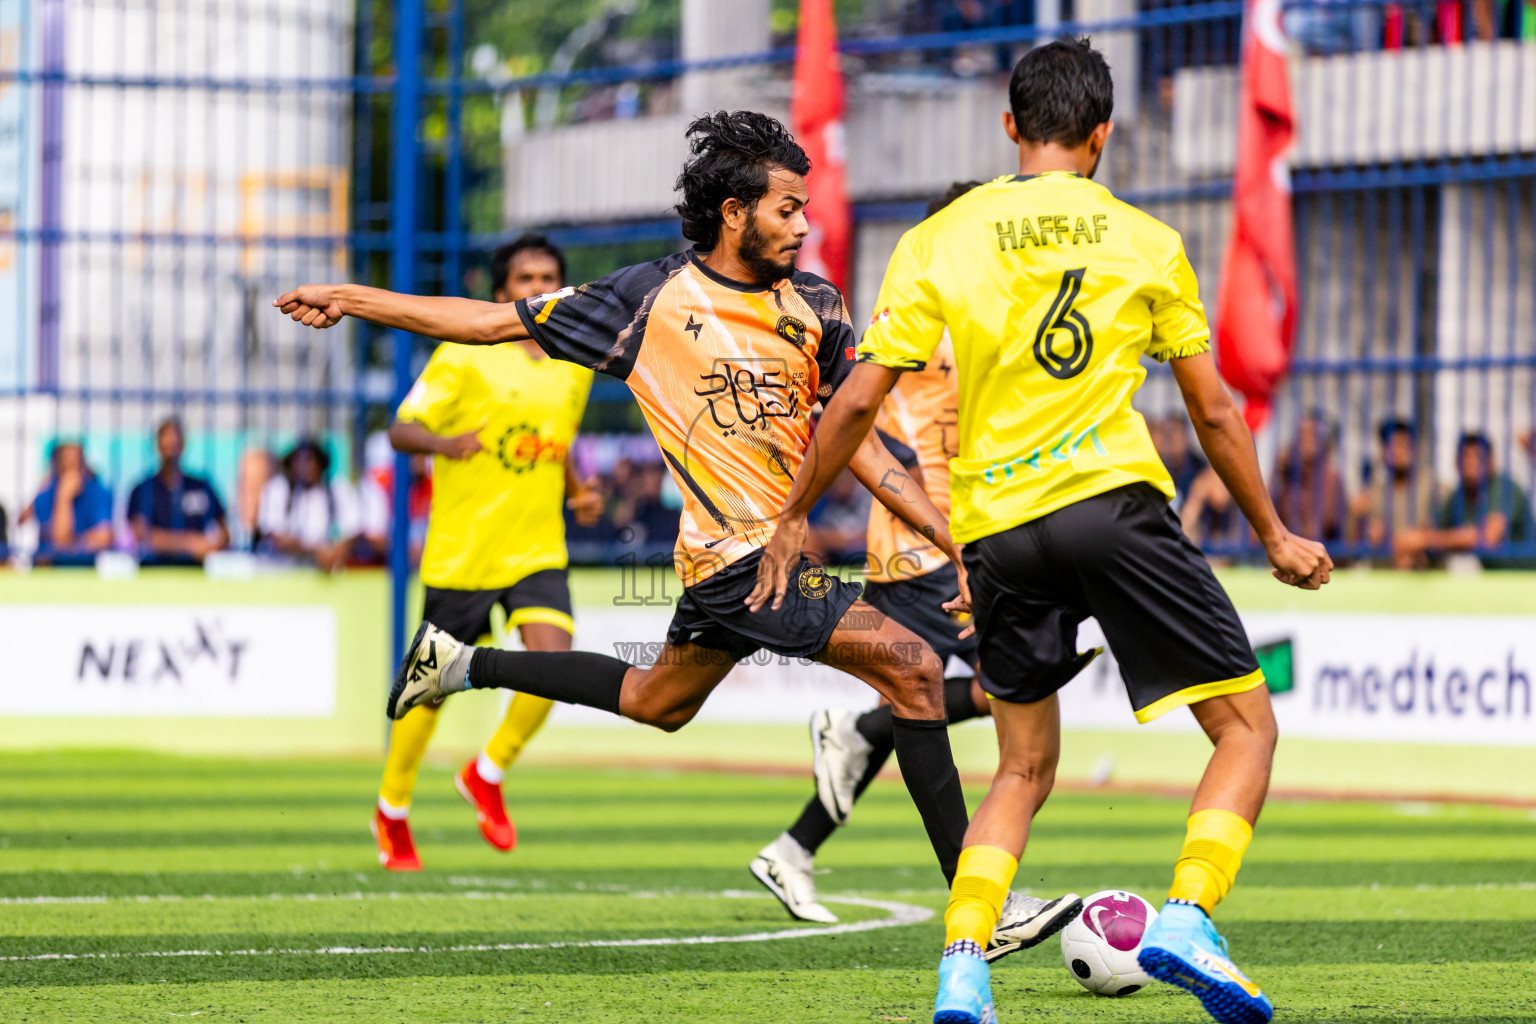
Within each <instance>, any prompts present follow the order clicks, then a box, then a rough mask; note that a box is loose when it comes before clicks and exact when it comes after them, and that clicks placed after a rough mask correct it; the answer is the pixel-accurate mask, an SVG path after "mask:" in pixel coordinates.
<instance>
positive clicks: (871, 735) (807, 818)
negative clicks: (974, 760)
mask: <svg viewBox="0 0 1536 1024" xmlns="http://www.w3.org/2000/svg"><path fill="white" fill-rule="evenodd" d="M944 712H945V714H946V715H947V716H948V717H949V723H950V724H951V725H958V724H959V723H961V722H968V721H970V720H971V719H973V718H976V717H978V716H979V715H980V712H979V711H977V710H976V702H975V701H973V700H972V699H971V680H970V677H969V676H967V677H963V678H958V679H946V680H944ZM892 717H893V715H892V713H891V706H890V705H889V704H881V705H880V706H879V707H876V708H871V709H870V710H868V711H866V712H864V713H863V714H862V715H860V716H859V718H858V721H857V722H855V723H854V727H855V728H856V729H858V730H859V735H860V736H863V737H864V739H865V740H866V741H868V743H869V745H870V747H872V748H873V749H872V750H870V752H869V767H868V768H866V769H865V770H864V777H863V778H861V779H859V784H858V785H857V786H855V787H854V790H853V799H854V800H855V801H857V800H858V799H859V797H861V796H863V795H864V791H865V790H866V789H868V788H869V784H870V783H871V782H873V781H875V776H877V775H879V774H880V770H881V769H882V768H884V767H885V763H886V761H888V760H890V757H891V752H892V751H894V750H895V749H896V740H895V734H894V731H895V727H894V726H893V725H892V721H891V719H892ZM836 831H837V822H835V821H833V820H832V816H831V815H830V814H828V813H827V809H826V808H825V807H823V806H822V805H821V800H820V798H818V797H816V796H812V797H811V798H810V800H808V801H806V804H805V810H803V811H801V812H800V817H799V818H798V819H797V820H796V821H795V823H794V824H793V825H791V826H790V827H789V834H790V836H791V837H793V838H794V840H795V842H797V843H799V844H800V845H801V846H802V847H804V848H805V849H806V850H807V851H809V852H810V853H812V854H815V852H816V851H817V850H819V849H820V848H821V844H822V843H825V842H826V841H827V839H828V838H830V837H831V835H832V833H833V832H836Z"/></svg>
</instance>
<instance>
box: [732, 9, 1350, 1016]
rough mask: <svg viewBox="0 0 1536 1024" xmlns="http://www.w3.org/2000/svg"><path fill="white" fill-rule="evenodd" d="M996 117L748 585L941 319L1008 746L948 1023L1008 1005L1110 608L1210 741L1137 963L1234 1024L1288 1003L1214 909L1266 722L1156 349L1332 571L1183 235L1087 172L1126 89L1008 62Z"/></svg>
mask: <svg viewBox="0 0 1536 1024" xmlns="http://www.w3.org/2000/svg"><path fill="white" fill-rule="evenodd" d="M1009 99H1010V106H1011V108H1012V109H1011V110H1010V111H1009V112H1008V113H1006V114H1005V115H1004V118H1003V121H1004V125H1005V127H1006V129H1007V132H1008V135H1009V137H1010V138H1011V139H1012V140H1013V141H1014V142H1015V143H1017V145H1018V149H1019V173H1018V174H1017V175H1012V176H1010V177H1006V178H999V179H998V180H997V181H994V182H992V183H991V184H988V185H983V186H982V187H981V188H978V189H975V190H973V191H972V192H970V193H969V194H967V195H965V196H962V197H961V198H960V199H958V200H956V201H955V202H954V203H953V204H951V205H950V206H949V207H947V208H946V209H944V210H942V211H940V212H939V213H937V214H935V215H934V216H932V217H930V218H928V219H927V220H925V221H923V222H922V223H921V224H919V225H917V226H916V227H914V228H913V229H912V230H910V231H908V232H907V233H906V235H904V236H903V237H902V240H901V242H900V244H899V245H898V246H897V248H896V252H895V254H894V255H893V256H892V257H891V262H890V266H889V267H888V269H887V270H886V275H885V282H884V284H883V285H882V286H881V289H880V294H879V297H878V298H877V299H876V301H875V310H876V312H875V314H874V318H873V321H872V322H871V324H870V326H869V329H868V331H867V332H866V333H865V335H864V338H863V340H862V342H861V343H860V345H859V346H858V358H859V360H860V361H859V364H858V365H857V366H856V367H855V368H854V369H853V371H852V372H850V373H849V375H848V379H847V380H846V381H844V382H843V386H842V387H841V388H840V389H839V390H838V392H837V394H836V395H834V396H833V398H832V399H831V401H830V402H829V403H828V405H827V410H826V413H825V415H824V416H823V417H822V421H821V427H820V429H818V430H817V431H816V435H815V438H814V439H813V444H814V445H815V446H816V449H817V451H816V455H817V457H816V458H809V457H808V458H807V459H806V460H805V462H804V463H803V464H802V467H801V470H800V472H799V473H798V474H797V475H796V479H795V483H794V486H793V487H792V488H791V490H790V493H789V496H788V498H786V499H785V504H784V506H783V509H782V515H781V518H780V519H779V525H778V529H777V532H776V534H775V536H774V538H773V539H772V540H771V541H770V542H769V546H768V550H767V551H766V553H765V554H764V557H763V560H762V563H761V567H760V571H759V583H758V588H757V590H756V591H754V594H753V601H754V602H755V603H761V602H763V601H764V600H766V599H767V598H769V597H772V598H774V600H775V601H777V600H778V595H780V594H782V593H783V590H784V586H785V580H784V571H783V566H784V564H785V562H786V560H787V557H788V556H789V555H790V554H792V553H793V552H797V551H799V550H800V545H799V539H800V537H802V536H803V535H804V529H805V518H806V514H807V512H808V511H809V510H810V508H811V506H812V504H814V502H815V501H816V499H817V498H818V497H819V496H820V495H821V494H822V492H823V491H824V490H825V489H826V486H827V484H828V483H830V482H831V480H832V479H833V478H834V477H835V476H836V475H837V473H838V472H840V471H841V469H842V467H843V466H844V465H845V464H846V463H847V461H848V457H849V456H850V455H851V454H852V453H853V451H854V450H855V449H856V448H857V446H858V445H859V443H860V441H861V439H862V438H863V437H864V435H865V434H866V433H867V432H868V430H869V428H870V426H871V425H872V424H873V422H874V419H875V415H876V413H877V412H878V410H879V408H880V405H881V402H882V400H883V399H884V398H885V395H886V393H887V392H889V391H890V389H891V387H892V386H893V385H894V384H895V382H896V380H897V379H898V378H899V376H900V374H901V373H902V372H903V371H906V370H915V369H919V368H921V367H923V366H924V365H925V363H926V362H927V361H928V360H929V359H930V358H931V357H932V355H933V352H934V349H935V347H936V346H937V345H938V344H939V340H940V338H942V337H943V336H944V333H945V330H946V329H947V330H948V332H949V336H950V339H951V341H952V342H953V345H954V354H955V364H956V368H957V370H958V373H959V386H960V400H959V433H960V438H959V440H960V452H959V455H958V457H957V458H955V459H953V460H952V461H951V462H950V494H951V527H950V529H951V532H952V534H953V536H954V539H955V540H956V541H957V542H961V543H963V545H964V547H963V554H962V563H963V565H964V567H965V570H966V573H967V575H968V577H969V582H970V592H971V607H972V610H973V612H974V614H975V623H976V636H977V640H978V645H979V656H980V662H981V685H982V687H983V689H985V690H986V691H987V692H988V693H989V694H990V695H991V696H992V697H993V698H994V700H993V718H994V719H995V721H996V723H997V731H998V740H999V746H1000V758H999V761H1000V763H999V765H998V770H997V775H996V777H995V778H994V779H993V782H992V788H991V790H990V791H989V792H988V793H987V797H986V799H985V800H984V801H983V802H982V805H981V807H980V808H979V809H978V810H977V812H976V815H975V817H974V818H972V819H971V823H970V827H969V829H968V830H967V831H966V836H965V844H964V849H963V851H962V853H961V855H960V861H959V866H958V868H957V869H956V872H955V877H954V882H953V884H952V886H951V888H950V900H949V906H948V909H947V911H946V913H945V916H944V923H945V947H944V954H943V957H942V958H941V960H940V963H939V992H938V998H937V1000H936V1003H935V1007H934V1015H933V1019H934V1021H935V1024H978V1022H990V1021H993V1020H995V1019H996V1018H995V1016H994V1012H993V1008H992V993H991V980H990V972H989V970H988V967H987V963H986V961H985V960H984V958H983V952H984V951H985V949H986V946H987V943H988V941H989V940H990V939H991V937H992V934H993V928H994V926H995V925H996V924H997V921H998V913H999V910H1000V909H1001V907H1002V904H1003V900H1004V897H1005V895H1006V894H1007V892H1008V885H1009V883H1010V882H1011V881H1012V879H1013V875H1014V872H1015V870H1016V869H1017V867H1018V861H1019V858H1020V857H1021V856H1022V855H1023V853H1024V846H1025V842H1026V840H1027V839H1028V838H1029V830H1030V823H1031V820H1032V819H1033V817H1034V815H1035V812H1036V811H1037V810H1038V809H1039V808H1040V806H1041V805H1042V804H1043V803H1044V802H1045V799H1046V797H1047V796H1048V795H1049V794H1050V791H1051V786H1052V783H1053V782H1054V780H1055V773H1056V761H1057V755H1058V752H1059V749H1060V741H1061V720H1060V714H1059V711H1058V706H1057V699H1056V691H1057V690H1059V689H1060V688H1061V687H1062V686H1064V685H1065V684H1066V683H1067V682H1068V681H1069V680H1070V679H1071V678H1072V677H1073V675H1075V674H1076V673H1077V671H1078V670H1079V669H1080V668H1081V666H1082V664H1083V659H1082V658H1081V657H1080V656H1079V654H1078V651H1077V627H1078V625H1079V624H1080V623H1081V622H1082V621H1083V620H1084V619H1086V618H1088V617H1089V616H1093V617H1095V618H1097V619H1098V621H1099V624H1100V625H1101V626H1102V627H1103V629H1104V635H1105V637H1106V638H1107V639H1108V641H1109V646H1110V649H1111V650H1112V651H1113V652H1114V654H1115V657H1116V658H1117V659H1118V660H1119V663H1120V667H1121V673H1122V674H1123V675H1124V677H1125V684H1126V688H1127V690H1128V691H1129V695H1130V698H1131V706H1132V707H1133V708H1134V709H1135V711H1136V717H1137V719H1138V720H1139V721H1142V722H1146V721H1149V720H1151V719H1153V718H1156V717H1157V716H1158V715H1161V714H1163V713H1164V712H1166V711H1169V710H1171V709H1173V708H1177V707H1182V706H1188V707H1189V708H1190V709H1191V710H1192V711H1193V713H1194V717H1195V719H1196V721H1198V722H1199V723H1200V725H1201V727H1202V728H1203V729H1204V730H1205V733H1206V735H1207V736H1208V737H1210V739H1211V741H1212V742H1213V744H1214V745H1215V750H1214V752H1213V753H1212V755H1211V759H1210V763H1209V765H1208V766H1207V768H1206V771H1205V775H1204V777H1203V778H1202V779H1201V780H1200V785H1199V787H1198V788H1197V789H1196V791H1195V798H1194V804H1193V806H1192V808H1191V814H1190V817H1189V822H1188V831H1187V834H1186V838H1185V842H1184V849H1183V852H1182V854H1181V855H1180V857H1179V860H1178V863H1177V865H1176V867H1175V869H1174V881H1173V887H1172V889H1171V890H1170V892H1169V896H1168V902H1167V904H1166V905H1165V906H1164V908H1163V913H1162V914H1161V915H1160V916H1159V917H1158V918H1157V920H1156V921H1154V922H1153V924H1152V925H1151V926H1150V927H1149V928H1148V929H1147V933H1146V935H1145V937H1144V939H1143V944H1142V949H1141V952H1140V954H1139V959H1140V963H1141V966H1142V968H1143V969H1144V970H1146V971H1147V972H1148V973H1150V974H1151V975H1152V976H1153V977H1156V978H1159V979H1161V980H1163V981H1166V982H1170V983H1172V984H1175V985H1178V986H1180V987H1182V988H1185V989H1187V990H1189V991H1190V992H1192V993H1194V994H1195V995H1196V996H1198V997H1199V999H1200V1001H1201V1003H1202V1005H1203V1006H1204V1007H1205V1009H1206V1011H1207V1012H1209V1013H1210V1014H1211V1016H1213V1017H1214V1018H1215V1019H1216V1020H1218V1021H1222V1022H1224V1024H1263V1022H1267V1021H1269V1019H1270V1018H1271V1016H1272V1014H1273V1012H1274V1011H1273V1008H1272V1007H1271V1005H1270V1002H1269V1000H1268V999H1267V998H1266V997H1265V996H1264V994H1263V993H1262V992H1260V991H1259V988H1258V986H1257V985H1255V984H1254V983H1253V982H1252V981H1250V980H1249V979H1248V978H1247V977H1246V976H1245V975H1244V974H1243V973H1242V972H1241V971H1240V970H1239V969H1238V968H1237V967H1236V966H1235V965H1234V964H1233V963H1232V961H1231V959H1230V958H1229V956H1228V954H1227V947H1226V943H1225V942H1224V941H1223V940H1222V938H1221V936H1220V935H1218V934H1217V932H1216V928H1215V926H1214V925H1213V924H1212V923H1211V919H1210V916H1209V914H1210V912H1211V910H1212V909H1214V907H1215V906H1216V904H1217V903H1218V902H1219V901H1220V900H1221V899H1222V897H1224V896H1225V895H1226V894H1227V892H1228V890H1229V889H1230V888H1231V887H1232V883H1233V880H1234V878H1235V877H1236V875H1237V871H1238V866H1239V864H1240V863H1241V861H1242V856H1243V851H1244V850H1245V849H1246V848H1247V846H1248V842H1249V840H1250V838H1251V837H1252V834H1253V823H1254V822H1255V821H1256V820H1257V819H1258V816H1259V811H1260V809H1261V808H1262V807H1263V804H1264V797H1265V794H1266V792H1267V791H1268V787H1269V772H1270V764H1271V760H1272V758H1273V755H1274V746H1275V739H1276V728H1275V719H1274V714H1273V711H1272V710H1271V708H1270V702H1269V691H1268V689H1267V688H1266V687H1265V685H1264V676H1263V674H1262V673H1261V672H1260V671H1259V666H1258V663H1257V661H1256V660H1255V658H1254V654H1253V650H1252V648H1251V647H1250V645H1249V643H1248V638H1247V635H1246V634H1245V632H1244V630H1243V625H1242V622H1241V621H1240V620H1239V619H1238V617H1237V613H1236V611H1235V610H1234V609H1233V607H1232V602H1231V601H1230V600H1229V599H1228V598H1227V595H1226V593H1225V592H1224V591H1223V590H1222V589H1221V585H1220V584H1219V583H1218V582H1217V581H1216V578H1215V576H1214V574H1213V573H1212V572H1211V569H1210V566H1209V564H1207V563H1206V561H1205V559H1204V558H1203V557H1202V556H1201V554H1200V552H1199V550H1198V549H1197V548H1196V547H1195V546H1194V545H1193V544H1191V543H1190V542H1189V540H1188V539H1187V538H1186V537H1185V536H1184V534H1183V532H1182V531H1181V530H1180V528H1179V521H1178V519H1177V518H1176V517H1175V516H1174V515H1173V513H1172V512H1171V511H1170V510H1169V508H1168V499H1170V498H1172V497H1173V493H1174V489H1173V482H1172V480H1171V479H1170V478H1169V476H1168V471H1167V469H1165V468H1164V466H1163V464H1162V463H1161V462H1160V461H1159V460H1158V457H1157V453H1156V451H1155V450H1154V449H1153V447H1152V439H1151V436H1150V435H1149V433H1148V432H1147V426H1146V422H1145V421H1144V420H1143V419H1142V418H1141V415H1140V414H1139V413H1137V412H1136V411H1135V410H1134V409H1133V408H1132V407H1131V396H1132V395H1134V394H1135V392H1136V389H1137V388H1138V387H1139V386H1140V385H1141V382H1142V380H1143V378H1144V377H1145V375H1146V371H1145V370H1144V369H1143V368H1142V366H1141V359H1142V357H1143V356H1151V357H1152V358H1153V359H1156V360H1158V361H1159V362H1169V363H1171V364H1172V368H1173V376H1174V379H1175V380H1176V381H1177V382H1178V385H1179V388H1180V391H1181V392H1182V394H1183V396H1184V401H1185V404H1186V405H1187V407H1188V409H1189V412H1190V415H1191V417H1192V418H1193V420H1194V425H1195V431H1196V433H1197V434H1198V435H1199V438H1200V443H1201V446H1202V447H1203V448H1204V449H1205V453H1206V455H1207V456H1208V457H1209V458H1210V461H1211V466H1212V467H1213V468H1214V469H1215V470H1216V472H1217V473H1218V474H1219V475H1220V476H1221V478H1222V481H1223V482H1224V483H1225V484H1226V485H1227V488H1228V489H1229V490H1230V491H1231V492H1232V496H1233V498H1234V499H1235V500H1236V501H1237V504H1238V507H1239V508H1241V509H1242V511H1243V514H1244V515H1245V516H1246V517H1247V519H1248V521H1249V522H1250V523H1251V524H1253V528H1254V530H1255V531H1256V532H1257V534H1258V536H1259V538H1260V539H1261V540H1262V541H1263V542H1264V548H1265V552H1266V553H1267V555H1268V556H1269V560H1270V562H1271V563H1272V564H1273V566H1274V570H1275V576H1276V577H1277V578H1279V579H1280V580H1281V581H1282V582H1284V583H1289V584H1291V585H1294V586H1298V587H1303V588H1307V589H1313V590H1315V589H1317V588H1318V587H1320V586H1322V585H1323V584H1324V583H1327V582H1328V577H1329V573H1330V572H1331V570H1332V568H1333V563H1332V562H1331V561H1330V560H1329V558H1328V553H1327V551H1325V550H1324V549H1323V547H1322V545H1320V544H1317V543H1314V542H1312V541H1309V540H1303V539H1301V538H1299V537H1295V536H1292V535H1291V534H1290V533H1289V532H1288V531H1287V530H1286V528H1285V526H1284V524H1282V523H1281V522H1280V518H1279V516H1278V515H1276V513H1275V509H1274V506H1273V505H1272V504H1271V503H1270V500H1269V494H1268V491H1267V490H1266V489H1265V487H1264V482H1263V480H1262V478H1261V476H1260V474H1259V466H1258V459H1257V456H1256V455H1255V453H1254V449H1253V439H1252V438H1251V437H1250V436H1249V433H1248V428H1247V426H1246V425H1245V424H1244V423H1243V418H1242V415H1241V414H1240V412H1239V411H1238V409H1237V407H1236V404H1235V403H1234V402H1233V401H1232V399H1231V397H1230V396H1229V395H1228V393H1227V391H1226V389H1225V388H1224V387H1223V386H1222V383H1221V379H1220V377H1218V376H1217V373H1216V366H1215V363H1214V361H1213V359H1212V357H1211V352H1210V329H1209V327H1208V326H1207V325H1206V320H1205V312H1204V309H1203V307H1202V306H1201V304H1200V298H1199V294H1198V290H1197V288H1196V284H1195V275H1194V271H1193V270H1192V269H1191V268H1190V265H1189V260H1188V259H1187V258H1186V257H1185V255H1184V247H1183V243H1182V241H1181V240H1180V238H1179V235H1178V233H1177V232H1175V231H1174V230H1173V229H1172V228H1169V227H1168V226H1167V225H1165V224H1162V223H1160V222H1158V221H1157V220H1154V219H1153V218H1152V217H1150V216H1148V215H1147V214H1145V213H1142V212H1141V211H1140V210H1137V209H1135V208H1134V207H1131V206H1128V205H1126V204H1125V203H1122V202H1120V201H1119V200H1117V199H1116V198H1115V197H1114V196H1113V195H1111V194H1110V192H1109V190H1107V189H1105V188H1104V187H1103V186H1101V185H1097V184H1094V182H1093V181H1092V180H1091V179H1092V177H1093V172H1094V170H1095V169H1096V168H1097V166H1098V162H1099V157H1100V155H1101V154H1102V153H1103V150H1104V145H1105V142H1106V141H1107V140H1108V138H1109V134H1110V131H1111V129H1112V127H1113V126H1112V125H1111V123H1110V113H1111V111H1112V109H1113V106H1114V88H1113V83H1112V81H1111V78H1110V73H1109V67H1108V65H1106V64H1105V62H1104V58H1103V56H1102V55H1101V54H1100V53H1099V52H1098V51H1097V50H1094V49H1093V48H1092V46H1090V45H1089V43H1088V41H1087V40H1086V39H1078V38H1067V39H1061V40H1058V41H1055V42H1052V43H1048V44H1046V45H1045V46H1041V47H1037V48H1036V49H1034V50H1031V51H1030V52H1029V53H1028V54H1026V55H1025V56H1024V57H1023V58H1022V59H1021V60H1020V61H1019V63H1018V65H1017V66H1016V67H1015V68H1014V72H1013V79H1012V82H1011V83H1010V87H1009Z"/></svg>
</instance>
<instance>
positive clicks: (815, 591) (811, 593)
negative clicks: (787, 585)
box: [799, 565, 832, 598]
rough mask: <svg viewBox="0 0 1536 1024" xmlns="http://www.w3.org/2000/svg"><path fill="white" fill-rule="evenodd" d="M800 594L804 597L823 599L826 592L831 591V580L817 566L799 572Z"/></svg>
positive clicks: (824, 571) (823, 570)
mask: <svg viewBox="0 0 1536 1024" xmlns="http://www.w3.org/2000/svg"><path fill="white" fill-rule="evenodd" d="M799 584H800V593H801V594H802V595H803V596H805V597H810V598H823V597H826V596H827V591H829V590H831V589H832V580H831V579H830V578H829V577H828V576H827V572H826V570H825V569H823V568H822V567H821V566H819V565H813V566H811V567H810V568H808V569H803V570H801V572H800V579H799Z"/></svg>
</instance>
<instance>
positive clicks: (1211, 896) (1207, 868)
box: [1168, 808, 1253, 914]
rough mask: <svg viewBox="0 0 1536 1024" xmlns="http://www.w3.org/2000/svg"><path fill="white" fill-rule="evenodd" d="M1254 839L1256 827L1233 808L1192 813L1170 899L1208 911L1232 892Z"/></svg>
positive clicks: (1174, 871)
mask: <svg viewBox="0 0 1536 1024" xmlns="http://www.w3.org/2000/svg"><path fill="white" fill-rule="evenodd" d="M1252 839H1253V826H1252V825H1250V824H1248V823H1247V822H1246V821H1244V820H1243V819H1242V818H1239V817H1238V816H1237V815H1235V814H1233V813H1232V812H1231V811H1223V810H1219V809H1217V808H1211V809H1209V810H1204V811H1196V812H1195V813H1194V814H1191V815H1190V816H1189V831H1188V832H1187V833H1186V834H1185V836H1184V850H1183V852H1181V853H1180V854H1179V862H1178V864H1176V865H1174V869H1173V888H1171V889H1169V890H1168V898H1169V899H1170V900H1178V901H1179V902H1181V903H1194V904H1197V905H1198V906H1199V907H1200V908H1201V909H1202V910H1204V911H1205V912H1206V913H1207V914H1209V913H1210V912H1211V911H1212V910H1214V909H1215V907H1216V904H1218V903H1220V902H1221V901H1222V899H1223V898H1225V897H1226V895H1227V893H1229V892H1231V891H1232V883H1233V881H1234V880H1236V878H1237V869H1238V868H1240V867H1242V865H1243V851H1244V850H1246V849H1248V843H1249V841H1250V840H1252Z"/></svg>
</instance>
